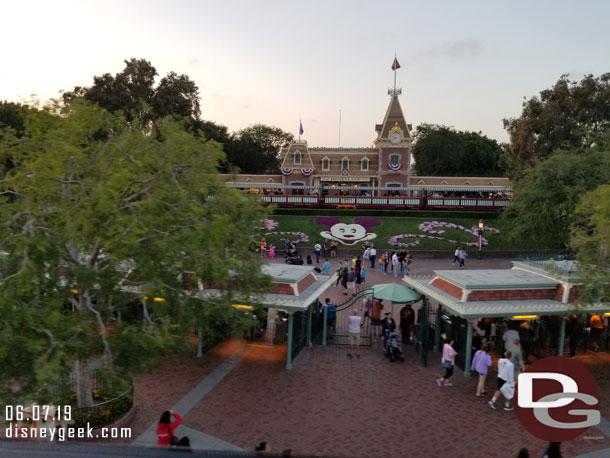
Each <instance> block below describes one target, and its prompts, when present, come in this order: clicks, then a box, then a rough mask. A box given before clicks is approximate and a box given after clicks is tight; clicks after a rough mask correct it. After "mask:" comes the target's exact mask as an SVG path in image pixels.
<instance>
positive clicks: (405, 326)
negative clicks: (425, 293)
mask: <svg viewBox="0 0 610 458" xmlns="http://www.w3.org/2000/svg"><path fill="white" fill-rule="evenodd" d="M413 324H415V312H414V311H413V309H412V308H411V306H410V305H405V306H404V307H403V308H402V309H401V310H400V333H401V334H402V343H405V344H407V343H410V342H411V327H412V326H413Z"/></svg>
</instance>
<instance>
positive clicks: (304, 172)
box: [301, 169, 313, 177]
mask: <svg viewBox="0 0 610 458" xmlns="http://www.w3.org/2000/svg"><path fill="white" fill-rule="evenodd" d="M301 173H302V174H303V175H305V176H306V177H308V176H309V175H311V174H312V173H313V169H301Z"/></svg>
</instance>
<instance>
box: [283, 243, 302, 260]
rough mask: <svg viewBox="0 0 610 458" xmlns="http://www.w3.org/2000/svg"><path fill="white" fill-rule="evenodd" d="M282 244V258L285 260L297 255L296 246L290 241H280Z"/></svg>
mask: <svg viewBox="0 0 610 458" xmlns="http://www.w3.org/2000/svg"><path fill="white" fill-rule="evenodd" d="M282 242H284V257H285V258H286V259H288V258H294V257H296V255H297V254H298V253H297V247H296V245H295V244H294V243H293V242H291V241H290V240H286V239H282ZM286 262H288V261H286Z"/></svg>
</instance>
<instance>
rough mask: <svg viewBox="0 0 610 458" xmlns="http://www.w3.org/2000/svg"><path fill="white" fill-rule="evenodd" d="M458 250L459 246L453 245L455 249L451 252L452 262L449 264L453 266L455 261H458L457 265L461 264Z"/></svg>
mask: <svg viewBox="0 0 610 458" xmlns="http://www.w3.org/2000/svg"><path fill="white" fill-rule="evenodd" d="M460 250H461V247H459V246H457V247H455V251H454V252H453V262H452V263H451V264H453V265H454V266H455V263H456V262H457V263H458V266H460V265H462V263H461V262H460Z"/></svg>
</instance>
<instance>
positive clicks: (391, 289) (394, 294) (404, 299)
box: [373, 283, 421, 304]
mask: <svg viewBox="0 0 610 458" xmlns="http://www.w3.org/2000/svg"><path fill="white" fill-rule="evenodd" d="M373 297H374V298H375V299H381V300H384V301H392V302H393V303H394V304H410V303H413V302H417V301H418V300H419V299H420V298H421V294H419V293H417V292H415V291H413V290H412V289H411V288H407V287H406V286H404V285H401V284H398V283H388V284H385V285H375V286H373Z"/></svg>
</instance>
